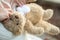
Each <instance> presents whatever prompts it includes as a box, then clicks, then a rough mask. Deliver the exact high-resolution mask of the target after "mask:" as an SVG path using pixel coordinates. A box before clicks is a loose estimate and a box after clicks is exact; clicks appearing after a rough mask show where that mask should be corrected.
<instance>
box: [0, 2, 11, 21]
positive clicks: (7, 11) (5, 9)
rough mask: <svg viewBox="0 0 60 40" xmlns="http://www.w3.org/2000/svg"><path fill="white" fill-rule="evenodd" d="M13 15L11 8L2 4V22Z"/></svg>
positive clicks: (0, 14)
mask: <svg viewBox="0 0 60 40" xmlns="http://www.w3.org/2000/svg"><path fill="white" fill-rule="evenodd" d="M11 13H12V10H11V8H10V6H9V5H8V4H7V3H5V2H1V3H0V21H3V20H4V19H6V18H9V15H10V14H11Z"/></svg>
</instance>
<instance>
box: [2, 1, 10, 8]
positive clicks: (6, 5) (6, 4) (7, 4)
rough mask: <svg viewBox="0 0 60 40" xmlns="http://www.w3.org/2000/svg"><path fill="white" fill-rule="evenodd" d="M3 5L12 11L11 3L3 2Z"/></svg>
mask: <svg viewBox="0 0 60 40" xmlns="http://www.w3.org/2000/svg"><path fill="white" fill-rule="evenodd" d="M1 3H2V5H3V6H4V8H9V9H11V5H10V4H9V3H7V2H5V1H2V2H1Z"/></svg>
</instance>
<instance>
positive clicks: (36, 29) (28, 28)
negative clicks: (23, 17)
mask: <svg viewBox="0 0 60 40" xmlns="http://www.w3.org/2000/svg"><path fill="white" fill-rule="evenodd" d="M25 30H26V31H27V32H28V33H31V34H35V35H38V34H39V35H41V34H43V33H44V29H43V28H42V27H36V26H33V25H32V23H31V22H30V21H27V22H26V25H25Z"/></svg>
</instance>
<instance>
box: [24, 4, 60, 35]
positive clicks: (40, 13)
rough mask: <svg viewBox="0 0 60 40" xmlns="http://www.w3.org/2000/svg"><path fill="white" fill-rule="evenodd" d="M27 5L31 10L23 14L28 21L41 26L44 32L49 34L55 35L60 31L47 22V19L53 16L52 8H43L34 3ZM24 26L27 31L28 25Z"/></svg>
mask: <svg viewBox="0 0 60 40" xmlns="http://www.w3.org/2000/svg"><path fill="white" fill-rule="evenodd" d="M27 6H28V7H30V10H31V11H30V12H29V13H27V14H26V15H25V16H26V18H27V19H28V20H29V21H31V23H32V24H33V25H34V26H36V27H41V28H43V29H44V32H46V33H48V34H51V35H57V34H59V33H60V30H59V28H58V27H57V26H55V25H53V24H51V23H49V22H47V20H49V19H50V18H51V17H52V16H53V10H52V9H47V10H44V9H43V8H42V7H41V6H39V5H37V4H35V3H31V4H27ZM45 20H46V21H45ZM26 28H27V31H28V28H29V27H26ZM33 28H35V27H33ZM29 29H30V28H29ZM31 29H32V28H31ZM36 29H37V30H39V28H36ZM32 30H34V29H32ZM40 30H41V29H40ZM28 32H29V31H28ZM30 32H31V31H30ZM38 32H39V31H37V32H36V33H38ZM42 32H43V31H42ZM42 32H40V33H42Z"/></svg>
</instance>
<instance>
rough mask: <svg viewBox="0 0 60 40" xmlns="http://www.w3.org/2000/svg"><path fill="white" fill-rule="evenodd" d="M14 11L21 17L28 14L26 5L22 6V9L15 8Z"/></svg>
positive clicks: (28, 9)
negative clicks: (20, 14)
mask: <svg viewBox="0 0 60 40" xmlns="http://www.w3.org/2000/svg"><path fill="white" fill-rule="evenodd" d="M16 10H17V11H18V12H20V13H22V15H24V14H26V13H28V12H30V8H29V7H28V6H27V5H23V6H22V7H17V8H16Z"/></svg>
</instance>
